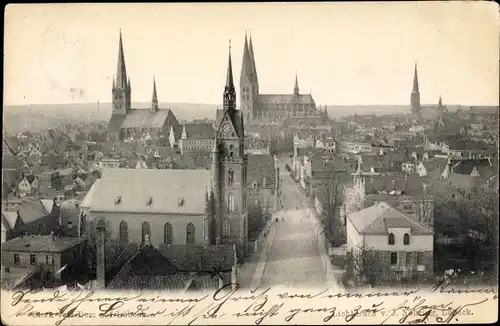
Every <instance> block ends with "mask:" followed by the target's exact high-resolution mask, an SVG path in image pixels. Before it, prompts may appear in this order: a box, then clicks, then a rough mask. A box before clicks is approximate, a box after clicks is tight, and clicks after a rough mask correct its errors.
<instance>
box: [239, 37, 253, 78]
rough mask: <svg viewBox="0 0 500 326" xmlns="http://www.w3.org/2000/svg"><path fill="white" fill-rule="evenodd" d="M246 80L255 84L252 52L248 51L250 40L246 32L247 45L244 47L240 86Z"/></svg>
mask: <svg viewBox="0 0 500 326" xmlns="http://www.w3.org/2000/svg"><path fill="white" fill-rule="evenodd" d="M246 79H248V80H249V81H250V82H253V78H252V63H251V60H250V50H249V49H248V38H247V33H246V32H245V45H244V47H243V61H242V63H241V74H240V84H242V83H243V82H245V80H246Z"/></svg>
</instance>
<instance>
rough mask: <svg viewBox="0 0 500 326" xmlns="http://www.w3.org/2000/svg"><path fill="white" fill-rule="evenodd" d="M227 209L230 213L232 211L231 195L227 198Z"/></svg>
mask: <svg viewBox="0 0 500 326" xmlns="http://www.w3.org/2000/svg"><path fill="white" fill-rule="evenodd" d="M227 207H228V209H229V211H230V212H232V211H233V210H234V195H233V194H231V193H230V194H229V195H228V196H227Z"/></svg>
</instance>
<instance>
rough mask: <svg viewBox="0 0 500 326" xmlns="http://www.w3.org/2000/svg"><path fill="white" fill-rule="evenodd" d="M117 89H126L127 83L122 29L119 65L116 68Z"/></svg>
mask: <svg viewBox="0 0 500 326" xmlns="http://www.w3.org/2000/svg"><path fill="white" fill-rule="evenodd" d="M116 87H117V88H120V89H125V88H127V87H128V83H127V68H126V67H125V55H124V54H123V40H122V30H121V29H120V42H119V45H118V65H117V67H116Z"/></svg>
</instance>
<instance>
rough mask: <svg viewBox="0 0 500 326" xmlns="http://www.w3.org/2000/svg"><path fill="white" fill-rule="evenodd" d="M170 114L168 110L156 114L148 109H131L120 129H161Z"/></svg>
mask: <svg viewBox="0 0 500 326" xmlns="http://www.w3.org/2000/svg"><path fill="white" fill-rule="evenodd" d="M170 112H171V111H170V110H168V109H167V110H158V111H156V112H153V111H151V110H149V109H133V110H130V111H129V112H128V113H127V115H126V116H125V119H124V120H123V122H122V125H121V128H124V129H127V128H162V127H163V126H164V125H165V123H166V121H167V117H168V115H169V113H170Z"/></svg>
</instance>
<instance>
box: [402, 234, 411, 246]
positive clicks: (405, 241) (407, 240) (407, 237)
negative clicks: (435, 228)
mask: <svg viewBox="0 0 500 326" xmlns="http://www.w3.org/2000/svg"><path fill="white" fill-rule="evenodd" d="M403 244H405V245H409V244H410V235H409V234H408V233H405V235H404V236H403Z"/></svg>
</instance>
